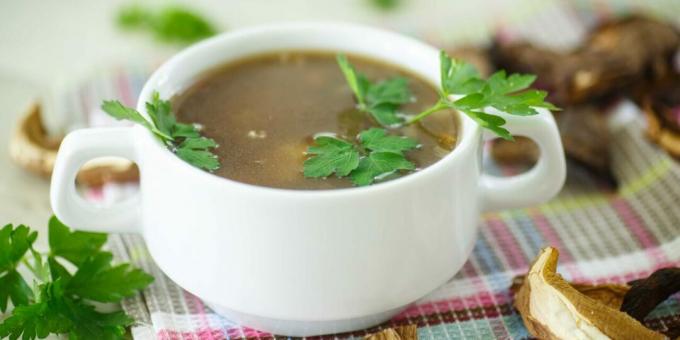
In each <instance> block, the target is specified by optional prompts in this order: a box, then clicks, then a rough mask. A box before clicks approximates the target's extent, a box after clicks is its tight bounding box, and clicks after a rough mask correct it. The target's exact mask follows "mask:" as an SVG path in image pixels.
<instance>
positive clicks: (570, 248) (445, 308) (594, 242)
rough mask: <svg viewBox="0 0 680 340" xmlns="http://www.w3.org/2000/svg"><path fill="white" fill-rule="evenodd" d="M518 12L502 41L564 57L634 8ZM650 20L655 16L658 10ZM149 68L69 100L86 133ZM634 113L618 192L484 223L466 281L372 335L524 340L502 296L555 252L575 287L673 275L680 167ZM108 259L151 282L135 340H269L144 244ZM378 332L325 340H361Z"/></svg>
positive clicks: (141, 300) (126, 244)
mask: <svg viewBox="0 0 680 340" xmlns="http://www.w3.org/2000/svg"><path fill="white" fill-rule="evenodd" d="M521 3H523V4H525V6H527V7H526V8H520V9H518V13H519V14H517V13H515V14H513V15H509V14H508V17H511V18H513V19H512V20H510V19H507V18H505V19H504V20H502V23H503V25H505V26H503V27H500V28H499V30H500V31H502V32H503V34H506V35H507V34H510V35H513V34H514V35H531V34H532V32H533V34H534V35H536V36H539V37H542V39H543V40H546V41H550V42H551V43H553V44H556V45H562V46H566V45H569V44H571V43H573V42H574V41H577V40H578V38H579V37H580V36H581V35H582V34H583V32H585V31H586V29H585V27H586V26H587V25H589V24H591V23H592V22H594V21H595V20H596V19H597V18H598V17H601V16H608V15H613V14H616V13H617V12H625V11H630V10H631V9H632V8H637V6H638V5H636V4H635V3H632V2H628V1H614V2H611V1H598V2H595V3H594V5H593V4H589V5H586V4H584V3H582V2H581V1H575V2H572V3H569V4H567V3H565V2H562V1H540V2H536V1H522V2H521ZM574 3H576V6H575V5H574ZM612 3H614V5H612ZM668 3H669V4H671V2H668ZM528 4H533V5H532V6H534V7H530V6H529V5H528ZM654 4H656V2H654ZM673 6H675V7H674V8H670V9H668V11H670V13H673V11H675V13H680V8H679V7H680V5H678V3H677V2H676V3H675V4H674V5H673ZM657 7H658V6H657ZM648 9H649V8H648ZM651 10H652V11H659V9H658V8H656V7H653V6H652V7H651ZM538 30H540V32H538ZM410 33H413V32H410ZM459 33H460V34H463V35H464V34H468V33H469V32H459ZM432 34H436V33H432V32H431V31H430V32H427V33H426V34H424V35H427V36H423V38H424V39H425V40H427V41H430V42H435V43H439V44H445V43H447V41H448V42H451V41H453V42H455V41H459V40H461V41H462V40H464V38H461V37H457V36H453V37H452V36H451V32H447V33H446V34H448V35H446V36H444V33H442V36H439V37H435V36H432ZM469 34H473V33H469ZM474 34H477V33H474ZM539 40H541V39H539ZM446 47H451V46H446ZM154 66H155V65H152V64H149V65H135V66H126V67H122V68H117V69H113V70H107V71H106V72H102V73H101V74H98V75H97V76H95V77H93V79H92V80H90V81H87V82H85V83H83V85H82V86H81V87H78V88H75V89H73V91H72V92H70V93H68V96H70V98H71V100H69V101H67V102H68V103H69V105H72V108H71V109H72V110H75V111H77V112H82V117H84V121H82V122H80V123H81V125H88V126H93V125H96V126H101V125H110V124H114V123H113V122H112V121H111V120H109V119H108V117H105V116H103V114H102V113H101V112H99V111H98V110H97V107H98V105H99V103H100V101H101V99H103V98H106V99H110V98H118V99H120V100H122V101H123V102H125V103H126V104H128V105H134V103H135V98H136V96H137V94H138V93H139V91H140V89H141V86H142V85H143V83H144V81H145V79H146V77H147V76H148V74H149V72H150V70H152V69H153V67H154ZM631 105H632V104H624V105H621V106H619V107H618V108H615V109H614V110H615V111H620V112H615V113H614V114H617V115H621V114H626V115H628V116H629V119H627V122H626V123H624V124H618V125H617V126H616V127H613V128H612V141H611V148H612V150H611V152H612V157H613V162H612V164H613V171H614V174H615V176H616V177H617V179H618V181H619V183H620V186H619V188H618V189H617V190H616V191H610V190H607V189H606V188H604V186H603V185H601V184H600V183H598V182H597V180H596V179H594V178H592V177H590V176H589V175H588V174H587V173H584V172H581V171H580V170H578V169H569V175H568V181H567V183H566V185H565V187H564V190H563V191H562V192H561V193H560V194H559V196H558V197H556V198H555V199H553V200H551V201H550V202H548V203H546V204H543V205H540V206H536V207H532V208H528V209H517V210H508V211H501V212H495V213H489V214H485V215H484V216H483V217H482V219H481V222H480V223H481V227H480V229H479V230H480V234H479V239H478V240H477V243H476V246H475V248H474V251H473V253H472V255H471V257H470V259H469V260H468V261H467V263H466V264H465V265H464V267H463V268H462V269H461V271H460V272H459V273H458V274H457V275H456V276H455V277H454V278H453V279H452V280H451V281H449V282H448V283H447V284H445V285H444V286H442V287H440V288H439V289H437V290H436V291H434V292H432V293H431V294H430V295H428V296H427V297H425V298H423V299H422V300H420V301H418V302H417V303H415V304H413V305H412V306H410V307H409V308H407V309H406V310H405V311H403V312H402V313H400V314H399V315H398V316H396V317H395V318H394V319H392V320H391V321H390V322H389V323H387V324H385V325H382V326H380V327H378V328H381V327H390V326H395V325H404V324H417V325H418V334H419V336H420V337H421V338H425V339H460V338H469V339H487V338H506V339H510V338H511V339H521V338H527V337H529V334H528V333H527V330H526V328H525V327H524V325H523V324H522V320H521V318H520V316H519V315H518V314H517V312H516V311H515V310H514V309H513V307H512V296H511V294H510V291H509V289H508V288H509V286H510V282H511V279H512V278H513V277H514V276H515V275H518V274H522V273H525V272H526V271H527V269H528V266H529V265H530V262H531V260H532V259H533V258H534V257H535V256H536V255H537V254H538V252H539V249H540V248H542V247H544V246H548V245H551V246H554V247H556V248H558V249H559V250H560V254H561V258H560V267H559V268H558V270H559V271H560V272H561V273H562V274H563V275H564V276H565V277H566V278H567V279H570V280H575V281H582V282H598V283H601V282H618V283H623V282H626V281H629V280H632V279H636V278H639V277H642V276H646V275H648V274H649V273H650V272H652V271H654V270H655V269H658V268H662V267H666V266H678V265H680V209H678V202H680V165H679V163H678V162H677V161H676V160H674V159H671V158H669V157H668V156H667V155H666V154H665V153H664V152H663V151H662V150H659V149H658V148H657V147H656V146H654V145H652V144H650V143H649V142H648V141H647V140H646V139H645V138H644V136H643V133H642V131H643V127H642V125H643V124H644V122H642V119H641V117H640V115H639V114H638V112H637V109H636V108H635V107H632V106H631ZM490 167H491V169H489V170H491V171H498V169H493V166H492V165H490ZM130 190H134V188H133V187H130V186H121V185H108V186H106V187H104V188H103V190H99V191H92V192H90V195H91V196H99V198H100V199H115V197H119V196H124V195H125V194H126V193H127V192H129V191H130ZM110 247H111V248H112V250H113V251H114V253H115V254H116V256H117V258H118V259H119V260H121V261H129V262H132V263H133V264H135V265H137V266H139V267H141V268H143V269H144V270H146V271H147V272H149V273H151V274H152V275H154V276H155V278H156V280H155V282H154V283H153V284H152V285H151V286H150V287H148V288H147V289H146V290H144V291H143V292H142V293H141V294H139V295H137V296H136V297H134V298H130V299H127V300H125V301H124V303H123V308H124V309H125V311H126V312H128V313H129V314H130V315H132V316H133V317H134V318H135V320H136V321H137V324H136V326H134V327H133V328H132V334H133V336H134V338H136V339H152V338H159V339H241V338H271V337H272V335H271V334H265V333H261V332H258V331H256V330H252V329H248V328H244V327H241V326H239V325H237V324H235V323H234V322H232V321H230V320H227V319H225V318H223V317H220V316H219V315H217V314H215V313H214V312H213V311H212V310H210V309H209V308H208V307H207V306H205V304H204V303H203V302H202V301H201V300H200V299H199V298H197V297H195V296H193V295H191V294H190V293H188V292H186V291H184V290H182V288H180V287H179V286H177V285H176V284H175V283H174V282H172V281H171V280H170V279H168V278H167V277H166V276H165V275H164V274H163V273H162V272H161V271H160V269H159V268H158V267H157V266H156V265H155V264H154V262H153V260H152V259H151V257H150V256H149V253H148V251H147V249H146V247H145V245H144V241H143V240H142V238H141V237H140V236H137V235H115V236H112V237H111V238H110ZM646 324H647V326H649V327H651V328H654V329H658V330H664V329H667V328H668V327H671V326H675V327H678V326H680V296H678V295H677V294H676V295H675V296H674V297H672V298H671V299H669V300H668V301H666V302H665V303H664V304H662V305H661V306H660V307H658V308H657V309H656V310H655V311H654V312H653V313H652V314H651V315H650V316H649V317H648V318H647V320H646ZM378 328H376V329H378ZM376 329H370V330H365V331H360V332H356V333H354V334H340V335H329V336H328V338H336V337H338V338H344V337H352V336H361V335H364V334H367V333H370V332H373V331H375V330H376Z"/></svg>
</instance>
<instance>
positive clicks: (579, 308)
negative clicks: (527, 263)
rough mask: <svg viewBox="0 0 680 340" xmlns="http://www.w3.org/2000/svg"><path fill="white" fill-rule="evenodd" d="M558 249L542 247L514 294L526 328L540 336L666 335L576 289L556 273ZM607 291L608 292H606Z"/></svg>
mask: <svg viewBox="0 0 680 340" xmlns="http://www.w3.org/2000/svg"><path fill="white" fill-rule="evenodd" d="M557 259H558V251H557V249H555V248H552V247H548V248H545V249H543V250H541V253H540V254H539V255H538V258H537V259H536V261H535V262H534V263H533V264H532V266H531V268H530V270H529V273H528V274H527V276H526V278H525V280H524V282H523V283H522V285H521V287H520V288H519V290H518V292H517V293H516V294H515V307H516V308H517V309H518V310H519V312H520V314H521V315H522V319H523V320H524V324H525V325H526V327H527V329H528V330H529V332H530V333H531V334H532V335H533V336H535V337H538V338H540V339H665V336H664V335H663V334H660V333H656V332H654V331H652V330H650V329H647V328H645V326H643V325H642V324H641V323H640V322H638V321H637V320H635V319H633V318H632V317H630V316H629V315H628V314H626V313H623V312H620V311H618V310H617V309H615V308H612V307H610V306H608V305H606V304H604V303H602V302H601V301H600V300H599V299H595V298H593V297H590V296H588V295H585V294H583V293H581V292H579V291H578V290H577V289H576V288H575V287H574V286H572V285H570V284H569V283H568V282H567V281H565V280H564V279H563V278H562V277H561V276H560V275H559V274H557V272H556V270H557ZM608 295H609V294H608Z"/></svg>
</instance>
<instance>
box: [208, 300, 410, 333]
mask: <svg viewBox="0 0 680 340" xmlns="http://www.w3.org/2000/svg"><path fill="white" fill-rule="evenodd" d="M208 306H210V308H211V309H212V310H213V311H215V313H217V314H219V315H222V316H224V317H225V318H227V319H229V320H232V321H234V322H236V323H238V324H240V325H243V326H246V327H249V328H253V329H257V330H259V331H263V332H267V333H271V334H275V335H285V336H299V337H304V336H315V335H323V334H335V333H344V332H352V331H357V330H361V329H366V328H369V327H372V326H376V325H379V324H381V323H383V322H385V321H387V320H389V319H390V318H392V317H393V316H394V315H396V314H397V313H399V312H400V311H401V310H402V309H404V308H405V307H406V306H404V307H400V308H396V309H392V310H389V311H387V312H383V313H378V314H373V315H367V316H362V317H358V318H351V319H340V320H322V321H318V320H312V321H300V320H283V319H272V318H265V317H260V316H256V315H251V314H245V313H241V312H238V311H235V310H232V309H229V308H225V307H221V306H219V305H216V304H213V303H208Z"/></svg>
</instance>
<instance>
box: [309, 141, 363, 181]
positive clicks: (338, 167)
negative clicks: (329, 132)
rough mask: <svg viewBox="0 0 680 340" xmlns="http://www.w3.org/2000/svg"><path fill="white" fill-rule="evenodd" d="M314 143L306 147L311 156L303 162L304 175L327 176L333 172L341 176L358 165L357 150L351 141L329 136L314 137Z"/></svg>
mask: <svg viewBox="0 0 680 340" xmlns="http://www.w3.org/2000/svg"><path fill="white" fill-rule="evenodd" d="M314 143H315V145H314V146H310V147H309V148H308V149H307V153H308V154H310V155H313V156H312V157H310V158H309V159H307V160H306V161H305V163H304V175H305V177H312V178H315V177H327V176H330V175H331V174H333V173H335V174H336V175H338V176H339V177H343V176H347V175H348V174H349V173H350V172H351V171H352V170H354V169H356V167H357V166H359V152H358V151H357V149H356V147H355V146H354V145H353V144H352V143H349V142H346V141H344V140H342V139H338V138H335V137H329V136H320V137H316V138H315V139H314Z"/></svg>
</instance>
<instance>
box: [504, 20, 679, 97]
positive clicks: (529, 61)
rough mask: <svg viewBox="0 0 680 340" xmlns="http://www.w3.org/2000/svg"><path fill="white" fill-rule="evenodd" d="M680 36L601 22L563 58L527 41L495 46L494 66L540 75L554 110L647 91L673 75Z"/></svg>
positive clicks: (664, 28)
mask: <svg viewBox="0 0 680 340" xmlns="http://www.w3.org/2000/svg"><path fill="white" fill-rule="evenodd" d="M678 45H680V33H678V31H677V30H676V29H675V28H674V27H673V26H672V25H670V24H666V23H664V22H661V21H658V20H653V19H649V18H644V17H628V18H624V19H619V20H612V21H608V22H605V23H603V24H602V25H600V26H599V27H596V28H595V29H594V30H592V31H591V32H590V34H589V36H588V38H587V39H586V41H585V42H584V43H583V44H582V45H581V46H580V47H579V48H578V49H576V50H574V51H571V52H567V53H561V52H558V51H552V50H549V49H545V48H541V47H537V46H534V45H531V44H528V43H525V42H513V43H509V44H501V43H498V42H497V43H495V44H494V45H493V47H492V48H491V56H492V59H493V61H494V63H495V64H496V65H497V66H498V67H500V68H504V69H506V70H508V71H511V72H528V73H534V74H536V75H537V76H538V80H537V85H539V86H540V87H542V88H544V89H546V90H548V91H549V92H550V100H551V102H553V103H555V104H556V105H558V106H566V105H572V104H580V103H585V102H593V101H602V99H609V98H616V97H619V96H621V95H625V94H627V93H628V94H630V93H632V92H633V91H635V90H636V89H639V88H646V87H647V84H648V83H650V82H655V81H656V80H658V79H662V78H664V77H666V76H667V75H668V74H670V73H672V69H673V66H672V65H673V62H672V60H673V55H674V54H675V53H676V51H677V49H678Z"/></svg>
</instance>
